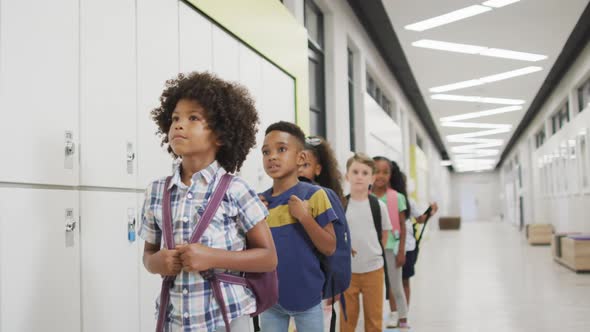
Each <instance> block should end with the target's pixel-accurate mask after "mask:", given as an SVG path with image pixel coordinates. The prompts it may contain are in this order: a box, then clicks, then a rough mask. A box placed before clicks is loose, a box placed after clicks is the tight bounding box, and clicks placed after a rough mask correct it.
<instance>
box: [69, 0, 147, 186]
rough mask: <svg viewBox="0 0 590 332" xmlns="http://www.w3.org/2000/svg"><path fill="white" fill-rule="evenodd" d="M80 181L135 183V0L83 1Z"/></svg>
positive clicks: (104, 183) (107, 183) (104, 184)
mask: <svg viewBox="0 0 590 332" xmlns="http://www.w3.org/2000/svg"><path fill="white" fill-rule="evenodd" d="M80 11H81V14H80V25H81V26H80V31H81V32H80V33H81V36H80V37H81V38H80V40H81V44H80V54H81V58H80V61H81V76H80V77H81V83H80V84H81V95H80V98H81V112H80V117H81V121H80V123H81V144H82V146H81V149H82V151H81V157H82V159H81V179H80V181H81V183H82V185H85V186H101V187H116V188H134V187H135V186H136V182H137V180H136V174H137V173H136V172H137V170H136V161H135V154H136V153H137V151H136V149H137V142H136V98H137V96H136V69H135V68H136V56H135V52H136V44H135V23H136V22H135V1H134V0H103V1H93V0H82V1H81V2H80Z"/></svg>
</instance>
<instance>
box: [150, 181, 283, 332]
mask: <svg viewBox="0 0 590 332" xmlns="http://www.w3.org/2000/svg"><path fill="white" fill-rule="evenodd" d="M231 179H232V176H231V175H230V174H228V173H225V174H223V176H222V177H221V180H220V181H219V184H218V186H217V188H216V189H215V192H214V193H213V195H212V197H211V199H210V200H209V202H208V204H207V207H206V208H205V211H204V212H203V215H202V216H201V219H200V220H199V223H198V225H197V227H196V228H195V230H194V231H193V235H192V237H191V241H190V243H196V242H198V241H199V239H200V238H201V236H202V235H203V233H204V232H205V230H206V229H207V227H208V226H209V223H211V219H213V216H214V215H215V212H216V211H217V208H218V207H219V205H220V204H221V201H222V199H223V196H224V195H225V192H226V191H227V189H228V187H229V184H230V182H231ZM170 180H171V177H168V178H167V179H166V184H165V186H164V200H163V202H162V237H163V238H164V244H165V246H166V248H168V249H171V248H175V247H176V245H175V244H174V236H173V234H172V213H171V210H170V208H171V205H170V191H169V190H168V186H169V184H170ZM201 276H202V277H203V278H204V279H205V280H207V281H209V282H210V283H211V289H212V290H213V296H214V297H215V300H216V301H217V303H218V304H219V308H220V309H221V312H222V315H223V321H224V322H225V330H226V331H227V332H230V323H229V317H228V316H227V308H226V305H225V300H224V299H223V293H222V292H221V285H220V283H221V282H225V283H230V284H235V285H242V286H244V287H248V288H249V289H250V290H251V291H252V293H254V296H255V297H256V312H254V313H253V314H251V316H256V315H259V314H260V313H262V312H264V311H265V310H266V309H268V308H270V307H272V306H273V305H275V304H276V303H277V302H278V300H279V282H278V277H277V271H276V270H275V271H272V272H245V273H244V276H243V277H239V276H236V275H232V274H227V273H215V272H214V271H213V270H209V271H203V272H201ZM174 279H176V276H173V277H164V279H163V280H162V289H161V291H160V309H159V312H158V323H157V325H156V332H163V331H164V322H165V320H166V311H167V308H168V304H169V303H170V288H172V287H173V285H174Z"/></svg>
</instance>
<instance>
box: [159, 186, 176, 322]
mask: <svg viewBox="0 0 590 332" xmlns="http://www.w3.org/2000/svg"><path fill="white" fill-rule="evenodd" d="M171 180H172V177H171V176H169V177H167V178H166V182H165V183H164V198H163V199H162V238H163V239H164V246H165V247H166V248H168V249H174V248H175V247H176V245H175V244H174V236H173V234H172V212H171V204H170V190H168V187H169V186H170V181H171ZM175 279H176V277H173V276H166V277H164V278H163V279H162V287H161V289H160V307H159V311H158V321H157V323H156V332H163V331H164V322H165V321H166V314H167V311H168V304H170V288H172V287H174V280H175Z"/></svg>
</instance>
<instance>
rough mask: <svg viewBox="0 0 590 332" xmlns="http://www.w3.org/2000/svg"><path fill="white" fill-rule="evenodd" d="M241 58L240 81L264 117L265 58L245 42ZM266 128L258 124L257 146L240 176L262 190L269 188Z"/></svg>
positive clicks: (241, 45) (240, 50)
mask: <svg viewBox="0 0 590 332" xmlns="http://www.w3.org/2000/svg"><path fill="white" fill-rule="evenodd" d="M239 58H240V78H239V83H240V84H242V85H243V86H244V87H245V88H246V89H248V92H249V93H250V95H251V96H252V98H254V102H255V103H256V110H257V111H258V116H259V118H262V116H263V114H262V112H261V105H262V62H263V61H264V59H263V58H262V57H261V56H260V55H258V54H256V53H254V51H252V50H250V49H249V48H248V47H247V46H245V45H244V44H240V45H239ZM264 129H265V128H261V125H260V124H259V125H258V133H257V135H256V146H254V147H253V148H252V150H250V153H249V154H248V157H247V158H246V160H245V161H244V165H243V166H242V169H241V170H240V174H239V175H240V176H241V177H242V178H244V179H245V180H246V181H247V182H248V183H249V184H250V185H251V186H252V187H253V188H254V189H256V190H257V191H262V190H264V189H267V188H266V187H263V181H264V178H265V177H266V174H265V173H264V168H263V167H262V152H261V151H260V148H261V147H262V141H263V139H264Z"/></svg>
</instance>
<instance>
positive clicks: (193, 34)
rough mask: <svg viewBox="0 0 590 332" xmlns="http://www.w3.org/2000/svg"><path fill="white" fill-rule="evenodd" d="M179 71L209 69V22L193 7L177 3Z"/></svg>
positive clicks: (210, 53)
mask: <svg viewBox="0 0 590 332" xmlns="http://www.w3.org/2000/svg"><path fill="white" fill-rule="evenodd" d="M178 14H179V20H180V22H179V27H180V28H179V30H180V45H179V46H180V57H179V58H180V72H182V73H189V72H193V71H211V68H212V67H211V65H212V59H211V57H212V55H213V51H212V49H211V47H212V43H211V33H212V32H211V29H212V28H211V22H209V20H208V19H206V18H205V17H203V16H202V15H201V14H200V13H198V12H197V11H196V10H195V9H194V8H192V7H189V6H188V5H186V4H184V3H182V2H180V3H179V13H178Z"/></svg>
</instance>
